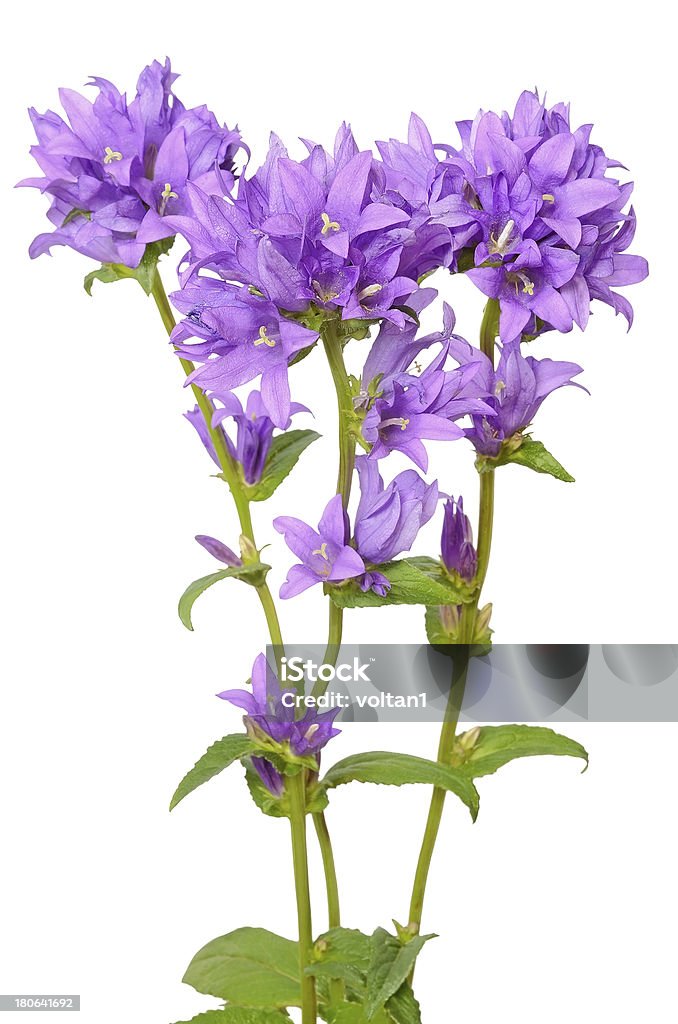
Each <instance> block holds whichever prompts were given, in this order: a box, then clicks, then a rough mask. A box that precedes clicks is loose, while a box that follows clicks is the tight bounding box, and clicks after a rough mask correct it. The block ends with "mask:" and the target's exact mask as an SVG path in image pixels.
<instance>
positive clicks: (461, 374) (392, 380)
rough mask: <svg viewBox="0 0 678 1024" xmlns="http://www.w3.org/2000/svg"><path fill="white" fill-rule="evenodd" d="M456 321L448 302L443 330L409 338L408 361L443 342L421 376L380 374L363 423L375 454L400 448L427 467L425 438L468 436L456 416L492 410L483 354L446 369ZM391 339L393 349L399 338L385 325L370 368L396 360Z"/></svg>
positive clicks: (371, 371) (379, 454)
mask: <svg viewBox="0 0 678 1024" xmlns="http://www.w3.org/2000/svg"><path fill="white" fill-rule="evenodd" d="M454 322H455V321H454V313H453V312H452V309H451V307H450V306H448V305H447V304H445V327H444V330H443V331H442V332H441V333H436V334H431V335H427V336H426V337H424V338H421V339H420V340H419V342H409V343H408V338H406V340H405V348H406V350H407V355H406V356H405V357H404V358H405V359H407V360H408V361H411V359H412V358H414V351H415V349H416V348H417V347H419V350H421V349H423V348H428V347H429V346H430V345H432V344H434V343H436V342H442V343H443V345H442V348H441V351H440V352H439V353H438V355H437V356H436V357H435V359H434V360H433V361H432V362H431V363H430V364H429V366H427V367H426V369H425V370H424V371H423V372H421V373H420V374H419V376H415V375H414V374H412V373H406V372H400V373H394V374H391V375H389V376H386V377H384V378H383V379H382V380H380V382H379V385H378V387H379V390H378V392H377V395H376V397H375V399H374V401H373V402H372V403H371V404H370V406H369V408H368V411H367V413H366V414H365V418H364V420H363V424H362V436H363V438H364V439H365V441H367V442H368V444H371V445H372V448H371V451H370V457H371V458H374V459H380V458H383V457H384V456H386V455H388V454H389V452H392V451H400V452H402V453H403V454H404V455H407V456H408V457H409V458H410V459H412V461H413V462H414V464H415V465H416V466H418V467H419V468H420V469H422V470H423V471H424V472H426V470H427V468H428V454H427V452H426V448H425V447H424V444H423V441H424V440H431V441H434V440H435V441H445V440H447V441H451V440H455V439H456V438H459V437H463V436H464V431H463V430H462V428H461V427H459V426H457V424H456V423H454V422H453V420H455V419H459V418H460V417H462V416H465V415H466V414H467V413H472V414H475V415H479V414H482V413H487V412H491V411H492V409H491V407H490V406H489V405H488V404H487V402H486V401H485V399H486V398H487V397H488V396H487V392H486V391H485V389H484V386H483V382H482V377H481V375H480V374H479V371H480V369H481V365H482V364H481V362H480V360H478V361H477V362H475V363H474V362H469V363H467V364H466V365H464V366H463V367H462V368H461V369H455V370H445V369H444V366H445V363H446V361H447V356H448V353H449V340H450V338H451V337H452V330H453V328H454ZM404 333H406V334H408V331H407V330H406V332H404ZM387 339H388V340H387ZM391 344H392V348H391V352H397V350H398V345H397V339H396V338H395V337H393V334H392V329H390V325H384V327H383V328H382V331H381V332H380V335H379V338H377V341H376V342H375V348H378V347H379V349H380V352H379V353H378V355H376V356H374V355H373V353H370V357H369V358H368V360H367V363H366V368H367V372H368V373H373V372H374V370H375V369H376V367H377V366H378V365H379V355H382V356H383V357H384V365H387V366H389V367H390V366H392V365H393V359H392V358H391V352H389V351H388V346H389V345H391ZM396 365H397V364H396ZM401 365H402V364H401ZM364 386H365V377H363V387H364Z"/></svg>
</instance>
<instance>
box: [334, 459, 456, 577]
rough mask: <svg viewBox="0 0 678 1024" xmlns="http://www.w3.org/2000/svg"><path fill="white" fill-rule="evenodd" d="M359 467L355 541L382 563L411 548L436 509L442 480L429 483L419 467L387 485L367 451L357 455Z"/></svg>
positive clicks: (376, 562)
mask: <svg viewBox="0 0 678 1024" xmlns="http://www.w3.org/2000/svg"><path fill="white" fill-rule="evenodd" d="M356 469H357V471H358V476H359V478H360V501H359V503H358V509H357V511H356V517H355V529H354V536H355V542H356V546H357V548H358V552H359V553H360V554H361V555H362V557H363V558H364V559H365V561H366V562H369V563H372V564H374V565H380V564H381V563H383V562H389V561H391V559H393V558H395V556H396V555H399V554H401V553H402V552H404V551H409V550H410V548H411V547H412V545H413V544H414V542H415V540H416V538H417V535H418V534H419V531H420V530H421V528H422V526H424V525H425V524H426V523H427V522H428V521H429V519H430V518H431V517H432V515H433V514H434V512H435V510H436V505H437V502H438V497H439V494H438V484H437V483H436V482H434V483H432V484H427V483H426V481H425V480H422V478H421V477H420V476H419V474H418V473H416V472H415V470H413V469H407V470H405V472H404V473H399V474H398V476H396V477H395V478H394V479H393V480H392V481H391V482H390V484H388V485H387V486H386V487H385V486H384V481H383V480H382V478H381V475H380V473H379V467H378V465H377V463H376V462H373V461H372V460H371V459H369V458H368V457H367V456H365V455H361V456H358V458H357V459H356ZM379 582H382V583H383V581H379Z"/></svg>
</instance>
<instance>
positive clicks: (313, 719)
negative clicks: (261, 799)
mask: <svg viewBox="0 0 678 1024" xmlns="http://www.w3.org/2000/svg"><path fill="white" fill-rule="evenodd" d="M293 693H294V691H293V690H282V689H281V688H280V683H279V681H278V677H277V676H276V674H275V673H274V672H273V670H272V669H271V667H270V665H269V664H268V662H267V661H266V658H265V656H264V655H263V654H259V655H258V656H257V658H256V659H255V662H254V665H253V666H252V689H251V691H250V690H224V691H223V692H222V693H219V694H217V696H218V697H221V699H222V700H227V701H228V702H229V703H230V704H234V705H235V706H236V707H238V708H242V710H243V711H244V712H245V718H244V721H245V725H246V727H247V729H248V732H252V733H253V734H254V735H255V736H257V735H261V734H263V735H264V736H266V737H269V738H270V739H271V740H272V741H273V742H274V743H275V744H280V745H281V746H283V747H284V748H286V749H287V750H288V751H289V753H291V754H292V755H294V756H295V757H306V756H308V755H313V754H316V755H317V754H319V752H320V750H321V749H322V748H323V747H324V746H325V745H326V744H327V743H328V742H329V741H330V740H331V739H332V738H333V737H334V736H337V735H338V734H339V732H340V730H339V729H336V728H335V727H334V719H335V718H336V716H337V714H338V712H339V710H340V709H339V708H333V709H332V710H331V711H326V712H322V713H319V712H318V711H317V709H315V708H307V709H306V712H305V714H304V716H303V717H302V718H297V717H296V715H295V705H294V702H293V701H284V700H283V698H284V697H285V695H286V694H293ZM252 762H253V765H254V767H255V769H256V771H257V773H258V774H259V777H260V778H261V781H262V782H263V783H264V785H265V786H266V787H267V789H269V790H270V791H271V792H272V793H273V794H274V795H275V796H280V795H281V794H282V791H283V779H282V776H281V775H280V773H279V772H278V770H277V768H275V767H274V766H273V765H272V764H271V762H270V761H268V760H267V759H266V758H265V757H254V758H252Z"/></svg>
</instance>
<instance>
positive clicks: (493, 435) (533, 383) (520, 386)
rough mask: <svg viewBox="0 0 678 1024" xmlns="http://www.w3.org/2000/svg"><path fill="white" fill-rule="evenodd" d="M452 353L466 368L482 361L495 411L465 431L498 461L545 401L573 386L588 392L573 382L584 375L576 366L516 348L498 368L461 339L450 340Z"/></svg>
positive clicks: (478, 418)
mask: <svg viewBox="0 0 678 1024" xmlns="http://www.w3.org/2000/svg"><path fill="white" fill-rule="evenodd" d="M450 351H451V352H452V354H453V356H454V358H455V359H456V360H457V362H459V363H461V364H462V365H465V364H467V363H470V362H475V361H477V360H478V358H480V359H481V360H482V367H481V369H480V371H479V378H480V379H481V380H483V382H484V384H485V386H486V388H487V391H488V394H489V395H490V398H489V399H488V402H489V405H490V406H491V407H492V409H493V412H492V413H491V414H487V415H481V416H473V417H472V419H473V426H472V427H470V428H467V429H466V430H465V434H466V436H467V437H468V438H469V439H470V440H471V442H472V443H473V445H474V446H475V448H476V451H478V452H480V453H481V454H482V455H488V456H491V457H493V458H495V457H496V456H497V455H499V453H500V451H501V448H502V444H503V443H504V442H505V441H508V440H509V439H510V438H512V437H513V436H514V435H515V434H520V433H522V431H523V430H525V429H526V428H527V427H528V426H529V425H530V423H531V422H532V420H533V418H534V416H535V414H536V413H537V410H538V409H539V407H540V406H541V404H542V402H543V401H544V399H545V398H547V397H548V396H549V395H550V394H551V392H553V391H556V390H557V389H558V388H561V387H564V386H566V385H568V384H572V385H574V386H575V387H578V388H581V389H582V391H586V388H584V387H583V385H581V384H578V383H577V382H576V381H573V380H572V377H576V376H577V374H579V373H582V368H581V366H578V365H577V363H567V362H560V361H557V360H554V359H535V358H534V357H533V356H527V358H525V357H524V356H523V355H522V354H521V352H520V350H519V347H518V346H517V345H511V346H506V345H505V346H503V348H502V349H501V355H500V357H499V362H498V364H497V367H496V369H492V364H491V362H490V360H489V359H488V358H487V356H485V355H484V353H482V352H479V350H478V349H475V348H473V346H472V345H470V344H469V343H468V342H467V341H464V340H463V339H462V338H458V337H453V338H451V339H450Z"/></svg>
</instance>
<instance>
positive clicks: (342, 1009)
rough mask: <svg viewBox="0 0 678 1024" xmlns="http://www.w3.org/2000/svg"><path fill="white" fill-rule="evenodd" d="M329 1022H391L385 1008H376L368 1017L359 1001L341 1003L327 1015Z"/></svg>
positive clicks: (361, 1023)
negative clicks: (374, 1012) (373, 1013)
mask: <svg viewBox="0 0 678 1024" xmlns="http://www.w3.org/2000/svg"><path fill="white" fill-rule="evenodd" d="M328 1020H329V1021H330V1024H392V1021H391V1018H390V1017H389V1016H388V1014H387V1013H386V1011H385V1010H378V1011H377V1013H376V1015H375V1016H374V1017H372V1018H370V1017H368V1016H367V1014H366V1012H365V1008H364V1006H363V1005H362V1004H361V1003H343V1004H342V1005H341V1006H339V1007H338V1008H337V1009H336V1010H332V1011H331V1013H330V1014H329V1015H328Z"/></svg>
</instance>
